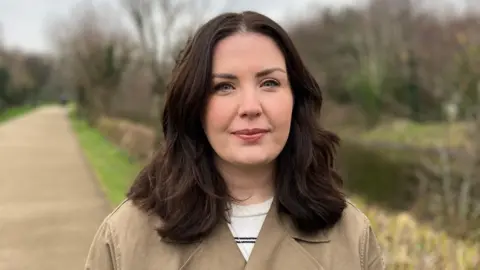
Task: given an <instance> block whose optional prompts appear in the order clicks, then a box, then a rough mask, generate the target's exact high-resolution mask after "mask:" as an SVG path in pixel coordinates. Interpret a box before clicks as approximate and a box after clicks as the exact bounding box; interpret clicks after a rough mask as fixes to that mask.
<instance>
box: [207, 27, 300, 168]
mask: <svg viewBox="0 0 480 270" xmlns="http://www.w3.org/2000/svg"><path fill="white" fill-rule="evenodd" d="M212 73H213V74H212V80H213V87H214V89H213V90H214V93H213V94H212V95H211V97H210V99H209V101H208V104H207V107H206V114H205V118H204V123H203V124H204V130H205V133H206V135H207V138H208V141H209V142H210V144H211V146H212V148H213V149H214V151H215V152H216V154H217V158H219V159H220V161H222V162H226V163H228V164H231V165H240V166H259V165H260V166H261V165H266V164H270V163H272V161H274V160H275V159H276V158H277V156H278V155H279V154H280V152H281V151H282V149H283V147H284V146H285V144H286V142H287V138H288V135H289V132H290V123H291V118H292V110H293V94H292V89H291V88H290V82H289V79H288V76H287V69H286V65H285V59H284V57H283V54H282V52H281V51H280V49H279V48H278V47H277V45H276V44H275V42H274V41H273V40H272V39H270V38H269V37H267V36H264V35H261V34H256V33H238V34H235V35H232V36H230V37H227V38H225V39H223V40H222V41H220V42H219V43H218V44H217V46H216V48H215V50H214V54H213V72H212Z"/></svg>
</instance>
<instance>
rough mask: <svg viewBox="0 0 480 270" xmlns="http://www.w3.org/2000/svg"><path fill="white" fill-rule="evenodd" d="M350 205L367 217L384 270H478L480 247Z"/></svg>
mask: <svg viewBox="0 0 480 270" xmlns="http://www.w3.org/2000/svg"><path fill="white" fill-rule="evenodd" d="M351 199H352V201H353V202H354V203H355V204H356V205H357V206H358V207H359V208H360V209H361V210H362V211H363V212H364V213H365V214H366V215H367V216H368V217H369V219H370V221H371V223H372V227H373V228H374V230H375V233H376V235H377V238H378V240H379V242H380V245H381V247H382V249H383V252H384V256H385V261H386V263H387V269H405V270H407V269H408V270H409V269H412V270H413V269H415V270H417V269H418V270H420V269H422V270H424V269H425V270H426V269H432V270H434V269H435V270H436V269H442V270H444V269H445V270H450V269H451V270H470V269H471V270H473V269H480V243H476V244H474V243H467V242H464V241H461V240H457V239H454V238H452V237H449V236H448V235H447V234H446V233H445V232H441V231H435V230H433V229H432V228H431V227H429V226H427V225H424V224H420V223H418V222H417V221H416V220H415V219H414V218H413V217H412V216H411V215H409V214H408V213H399V214H389V213H388V212H387V211H385V210H383V209H381V208H378V207H375V206H372V205H367V204H365V203H364V202H363V200H362V199H361V198H359V197H352V198H351Z"/></svg>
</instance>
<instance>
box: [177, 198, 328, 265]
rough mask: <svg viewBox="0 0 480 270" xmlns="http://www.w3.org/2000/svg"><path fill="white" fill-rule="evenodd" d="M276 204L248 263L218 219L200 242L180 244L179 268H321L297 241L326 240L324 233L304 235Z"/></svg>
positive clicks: (326, 236)
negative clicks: (209, 233)
mask: <svg viewBox="0 0 480 270" xmlns="http://www.w3.org/2000/svg"><path fill="white" fill-rule="evenodd" d="M277 209H278V208H277V205H276V204H275V203H273V204H272V207H271V208H270V211H269V212H268V214H267V217H266V218H265V221H264V224H263V226H262V229H261V230H260V233H259V236H258V239H257V242H256V243H255V245H254V248H253V250H252V253H251V255H250V258H249V260H248V263H247V262H246V261H245V259H244V258H243V255H242V254H241V252H240V250H239V248H238V247H237V244H236V242H235V239H234V238H233V235H232V234H231V232H230V230H229V228H228V225H227V223H226V222H221V223H220V224H219V225H218V226H217V227H216V228H215V229H214V231H213V232H212V233H211V235H209V236H208V237H207V238H205V239H204V240H202V241H201V242H198V243H194V244H188V245H182V244H179V245H181V246H182V247H181V249H180V250H181V251H180V252H182V253H184V254H182V256H181V257H182V258H184V259H183V263H182V266H181V268H180V269H182V270H191V269H195V270H207V269H208V270H216V269H232V270H236V269H246V270H259V269H275V270H290V269H294V268H299V269H305V270H324V268H323V267H322V265H321V264H320V262H318V261H317V260H316V259H314V257H313V256H312V255H311V254H310V253H308V251H307V250H305V249H304V248H303V247H302V245H301V244H300V243H299V242H302V241H303V242H307V243H310V244H311V243H317V244H322V243H328V242H329V241H330V240H329V237H328V234H327V233H323V232H322V233H317V234H314V235H306V234H304V233H302V232H300V231H299V230H297V229H296V228H295V226H294V224H293V222H292V220H291V219H290V218H289V217H288V216H287V215H283V214H278V210H277Z"/></svg>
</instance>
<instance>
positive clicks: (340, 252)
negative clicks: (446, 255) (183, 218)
mask: <svg viewBox="0 0 480 270" xmlns="http://www.w3.org/2000/svg"><path fill="white" fill-rule="evenodd" d="M158 225H159V220H158V219H156V218H154V217H149V216H147V215H146V214H145V213H144V212H142V211H140V210H139V209H137V208H136V207H135V206H134V205H133V204H132V203H131V202H130V201H124V202H123V203H122V204H121V205H120V206H118V207H117V208H116V209H115V210H114V211H113V212H112V213H111V214H110V215H109V216H108V217H107V218H106V219H105V220H104V222H103V223H102V225H101V226H100V228H99V230H98V232H97V234H96V236H95V238H94V240H93V243H92V245H91V248H90V251H89V254H88V258H87V262H86V269H88V270H179V269H182V270H227V269H228V270H237V269H247V270H261V269H262V270H263V269H272V270H273V269H274V270H314V269H315V270H361V269H370V270H380V269H384V268H385V266H384V263H383V260H382V256H381V251H380V249H379V246H378V244H377V240H376V237H375V235H374V233H373V232H372V229H371V227H370V223H369V221H368V219H367V218H366V217H365V215H364V214H363V213H362V212H361V211H360V210H358V209H357V208H356V207H355V206H354V205H353V204H351V203H349V204H348V207H347V208H346V210H345V212H344V216H343V218H342V219H341V221H340V222H339V223H338V224H337V225H335V227H333V229H331V230H329V231H325V232H322V233H318V234H317V235H314V236H306V235H302V234H301V233H300V232H299V231H297V230H295V228H294V226H293V225H292V223H291V222H290V219H288V218H287V217H279V216H278V215H277V214H276V207H275V205H273V206H272V209H271V210H270V212H269V213H268V215H267V217H266V219H265V223H264V225H263V227H262V230H261V231H260V234H259V236H258V239H257V243H256V244H255V246H254V248H253V251H252V254H251V256H250V259H249V260H248V262H246V261H245V259H244V258H243V256H242V254H241V252H240V250H239V248H238V247H237V245H236V243H235V240H234V238H233V236H232V234H231V233H230V231H229V229H228V226H227V224H226V223H223V224H221V225H219V226H218V227H217V228H216V229H215V230H214V232H213V233H212V234H211V235H210V236H209V237H207V238H206V239H204V240H203V241H201V242H199V243H194V244H179V243H169V242H166V241H162V239H161V238H160V237H159V236H158V235H157V233H156V231H155V228H156V227H157V226H158Z"/></svg>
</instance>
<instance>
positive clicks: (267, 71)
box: [212, 68, 287, 80]
mask: <svg viewBox="0 0 480 270" xmlns="http://www.w3.org/2000/svg"><path fill="white" fill-rule="evenodd" d="M275 71H279V72H283V73H287V72H286V71H285V70H283V69H281V68H267V69H265V70H262V71H259V72H257V73H256V74H255V77H256V78H260V77H264V76H267V75H269V74H271V73H273V72H275ZM212 77H213V78H221V79H229V80H237V79H238V78H237V76H235V75H233V74H229V73H214V74H213V76H212Z"/></svg>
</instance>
